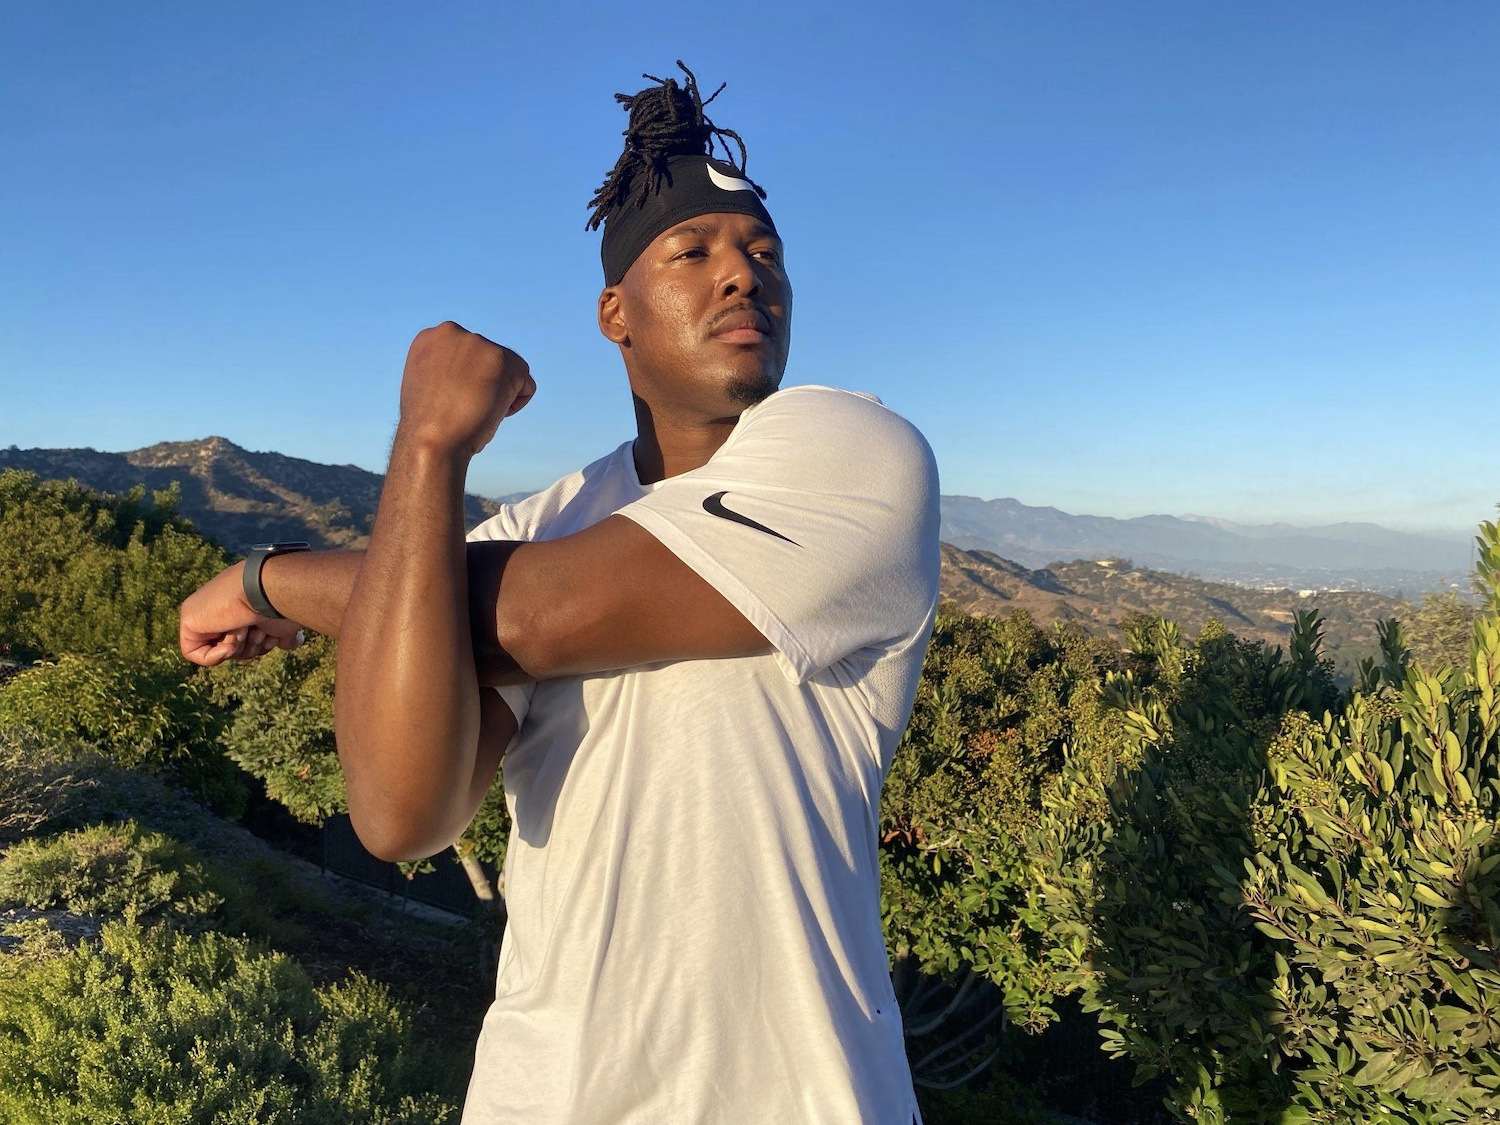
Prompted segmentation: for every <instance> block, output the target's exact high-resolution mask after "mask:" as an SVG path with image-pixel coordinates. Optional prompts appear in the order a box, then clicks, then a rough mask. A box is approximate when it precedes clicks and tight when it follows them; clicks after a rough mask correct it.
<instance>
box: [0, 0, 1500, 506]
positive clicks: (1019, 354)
mask: <svg viewBox="0 0 1500 1125" xmlns="http://www.w3.org/2000/svg"><path fill="white" fill-rule="evenodd" d="M851 13H852V9H836V8H835V7H834V6H832V5H827V6H820V5H807V4H785V3H769V4H765V5H761V6H759V7H758V8H757V10H756V14H755V17H754V19H753V21H751V22H749V23H746V22H745V19H744V15H743V12H742V11H740V10H730V9H723V10H713V11H707V12H706V11H705V10H703V9H702V8H701V7H700V6H699V5H696V4H688V3H681V2H675V0H674V2H669V3H663V4H653V5H649V6H639V5H582V4H567V3H564V4H553V5H545V6H542V5H531V6H498V5H485V4H477V3H469V4H453V5H445V6H443V7H442V8H441V9H439V10H433V9H419V8H416V7H412V6H409V5H395V4H389V3H377V4H370V5H358V6H356V5H352V4H332V5H316V6H305V5H291V4H285V3H272V4H267V5H261V6H257V7H255V8H253V9H214V8H208V9H205V8H201V7H196V6H195V7H189V6H187V5H181V4H159V5H152V6H150V7H148V8H145V9H140V8H133V9H122V8H118V7H115V6H108V5H104V4H97V3H94V4H84V5H71V6H66V7H62V8H58V7H47V6H31V7H23V8H20V9H17V10H15V11H13V12H12V13H10V14H9V18H8V21H7V23H8V28H7V32H6V34H5V36H4V37H3V40H0V162H3V167H4V168H5V174H4V175H3V177H0V216H3V220H0V221H3V222H4V232H3V233H4V247H5V249H4V252H3V255H0V446H5V445H18V446H21V447H30V446H37V447H51V448H56V447H62V446H92V447H94V448H97V449H107V450H128V449H135V448H139V447H141V446H145V445H149V444H152V443H154V442H159V441H163V440H181V439H189V438H201V437H204V436H206V435H208V434H211V433H218V434H224V435H225V436H227V437H229V438H230V439H231V440H233V441H234V442H236V443H238V444H239V445H242V446H244V447H247V448H250V449H262V450H277V451H280V452H283V453H286V454H289V455H293V456H298V457H305V458H308V459H312V460H316V461H319V462H324V463H346V462H347V463H352V464H356V465H359V466H361V467H364V468H368V469H372V470H375V471H380V470H381V469H383V467H384V457H385V451H386V445H387V443H388V441H389V437H390V434H391V430H392V427H393V425H394V421H395V417H396V391H397V387H398V384H399V379H400V373H401V365H402V359H403V356H404V354H405V350H406V347H407V344H408V343H409V341H410V338H411V336H412V335H413V334H414V333H415V332H416V331H417V330H419V329H420V328H422V327H424V326H425V325H428V324H431V323H434V322H436V321H439V320H442V319H445V318H451V319H455V320H458V321H459V322H461V323H463V324H464V325H465V326H467V327H469V328H472V329H474V330H475V331H479V332H483V333H484V334H486V335H488V336H491V337H492V338H494V339H496V340H499V341H501V342H503V343H505V344H507V345H509V346H511V347H513V348H515V349H516V350H517V351H519V352H520V353H521V354H522V355H524V356H525V357H526V358H527V359H528V360H529V361H530V363H531V365H532V368H533V371H534V372H535V374H536V377H537V380H538V384H539V392H538V395H537V398H536V400H535V401H534V402H533V403H532V404H531V406H529V407H528V408H527V409H526V410H525V411H524V412H523V413H522V414H521V415H518V416H517V417H516V418H515V419H513V420H511V421H508V422H506V423H505V425H504V426H502V428H501V431H500V435H499V437H498V438H497V439H496V441H495V442H494V443H493V444H492V446H491V448H490V449H489V450H487V451H486V452H485V453H484V454H483V455H482V456H481V457H480V458H479V460H477V461H476V462H475V465H474V468H473V472H472V474H471V478H470V485H471V488H472V489H473V490H474V491H476V492H480V493H483V494H487V495H500V494H505V493H511V492H516V491H520V490H524V489H531V488H536V487H540V486H542V485H545V484H546V483H548V482H549V481H550V480H552V479H553V478H555V477H557V476H559V475H562V474H563V473H566V472H568V471H570V470H572V469H575V468H577V467H579V466H580V465H581V464H583V463H586V462H587V461H590V460H592V459H594V458H595V457H597V456H599V455H601V454H603V453H604V452H606V451H607V450H609V449H610V448H612V447H613V446H615V445H617V444H618V443H619V442H620V441H623V440H626V439H627V438H629V437H630V436H631V432H632V425H633V423H632V418H631V414H630V403H629V399H628V395H627V393H626V389H625V386H624V379H623V374H622V371H621V367H620V363H619V359H618V357H617V356H616V355H615V354H614V352H613V349H612V346H611V345H609V344H607V343H606V342H605V341H604V340H603V339H602V338H601V337H600V336H599V334H598V332H597V329H596V328H595V326H594V302H595V298H596V296H597V292H598V289H599V286H600V284H601V281H600V276H599V265H598V236H597V235H596V234H592V233H587V232H585V231H584V229H583V223H584V219H585V217H586V213H587V212H586V209H585V203H586V202H587V200H588V198H589V196H590V195H591V194H592V192H593V190H594V188H595V187H596V186H597V185H598V184H599V182H600V180H601V179H602V178H603V176H604V174H605V172H606V171H607V170H608V167H609V165H610V163H611V162H612V160H613V156H614V153H615V152H616V151H617V146H618V138H619V132H620V130H621V129H622V128H623V126H624V114H623V113H621V112H620V111H619V110H618V108H616V107H615V106H614V105H613V104H612V102H611V100H610V95H611V94H613V93H614V92H615V91H617V90H634V89H636V88H638V86H639V85H640V82H639V79H640V74H641V72H642V71H648V72H650V73H651V74H655V75H665V74H667V73H669V72H671V71H673V70H674V63H673V60H675V59H677V58H681V59H683V60H684V61H686V62H687V63H688V65H689V66H691V67H692V68H693V69H694V70H695V71H696V72H697V74H698V75H699V77H700V79H701V81H702V83H703V85H704V88H705V92H707V91H711V90H712V89H714V88H715V87H717V86H718V85H719V83H720V82H727V83H728V84H729V85H728V88H727V90H725V92H724V93H723V94H722V95H721V96H720V98H719V99H718V101H716V102H715V103H714V105H713V106H712V107H711V109H710V114H711V115H712V116H713V117H714V119H715V120H716V121H717V122H718V123H719V124H721V125H723V126H726V127H729V128H732V129H734V130H736V131H738V132H739V133H740V134H741V135H742V136H743V137H744V138H745V141H746V144H747V146H748V149H749V165H748V167H749V173H750V174H751V176H752V177H753V178H755V179H756V180H758V181H759V182H761V183H762V184H764V185H765V187H766V188H767V189H768V191H769V193H770V195H769V199H768V201H767V202H768V206H769V207H770V208H771V212H772V214H773V215H774V216H775V219H776V222H777V224H778V226H779V228H780V230H781V232H782V234H783V236H784V237H785V240H786V243H787V260H788V268H789V271H790V273H791V276H792V279H793V282H794V285H795V286H796V294H797V311H796V315H795V319H794V343H793V348H792V361H791V365H790V367H789V370H788V382H789V383H828V384H833V385H836V386H843V387H849V388H851V389H859V390H868V391H872V392H874V393H875V394H878V395H880V396H881V397H882V398H883V399H884V400H885V401H886V402H887V403H888V404H890V405H891V406H892V407H893V408H895V409H896V410H898V411H900V412H901V413H903V414H905V415H906V416H908V417H909V418H911V419H912V420H913V421H914V422H916V423H917V425H918V426H920V427H921V428H922V430H923V431H924V432H925V433H926V435H927V437H928V438H929V440H930V441H931V443H932V445H933V447H934V449H935V450H936V452H937V456H938V461H939V465H940V468H941V471H942V474H943V480H942V488H943V491H944V492H945V493H948V494H965V495H972V496H978V497H983V498H992V497H1007V496H1013V497H1016V498H1018V499H1020V500H1021V501H1023V502H1025V503H1027V504H1031V505H1052V506H1056V507H1058V508H1061V509H1064V510H1065V511H1069V512H1074V513H1090V514H1095V515H1105V516H1117V517H1130V516H1138V515H1143V514H1147V513H1153V512H1169V513H1175V514H1185V513H1200V514H1203V515H1208V516H1214V517H1220V518H1225V519H1232V520H1237V521H1240V522H1248V523H1255V522H1271V521H1275V520H1288V521H1292V522H1297V523H1326V522H1335V521H1341V520H1367V521H1372V522H1377V523H1381V524H1384V525H1387V526H1391V527H1398V528H1406V529H1426V530H1444V531H1449V532H1452V531H1461V530H1464V529H1472V527H1473V525H1474V524H1475V523H1476V522H1477V521H1478V520H1480V519H1483V518H1487V517H1492V516H1493V514H1494V505H1495V503H1496V501H1500V443H1497V442H1496V441H1495V440H1494V436H1493V432H1494V408H1493V387H1494V383H1495V375H1496V373H1497V370H1500V315H1497V313H1500V214H1497V208H1496V205H1495V200H1496V199H1497V198H1500V145H1497V143H1496V142H1497V141H1500V116H1497V114H1496V112H1495V109H1496V106H1497V104H1500V76H1497V72H1496V69H1495V67H1494V65H1493V60H1494V58H1495V57H1497V54H1500V9H1497V8H1496V7H1495V6H1494V5H1492V4H1488V3H1479V2H1459V3H1453V4H1447V5H1443V6H1441V7H1440V8H1437V7H1431V6H1419V5H1411V4H1395V3H1374V4H1354V3H1325V4H1319V5H1316V6H1306V5H1296V4H1291V3H1273V4H1265V5H1256V6H1254V7H1253V8H1251V7H1239V8H1230V7H1206V6H1201V5H1190V4H1184V3H1142V4H1131V5H1118V4H1106V3H1102V2H1086V3H1084V2H1078V3H1057V4H1047V5H1035V4H1026V5H1023V4H1015V3H1002V4H993V5H983V6H981V5H968V4H940V5H935V6H927V7H924V8H921V9H913V8H911V7H910V6H906V5H899V6H898V5H893V4H884V3H878V4H872V5H865V6H862V7H861V8H860V9H859V10H858V16H857V17H855V16H854V15H853V14H851Z"/></svg>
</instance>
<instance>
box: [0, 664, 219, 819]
mask: <svg viewBox="0 0 1500 1125" xmlns="http://www.w3.org/2000/svg"><path fill="white" fill-rule="evenodd" d="M208 684H209V680H208V677H206V676H203V675H200V674H198V673H196V672H195V671H194V670H193V669H192V666H191V665H189V664H187V663H185V662H184V661H183V660H182V659H181V657H179V656H178V655H177V654H176V652H175V651H171V650H163V651H160V652H156V653H153V654H151V655H149V656H146V657H142V658H136V657H123V656H118V655H115V654H98V655H75V654H64V655H63V656H61V657H59V658H57V659H56V660H55V661H52V662H46V663H41V664H37V665H36V666H34V667H32V668H28V669H26V670H25V671H24V672H22V673H21V674H20V675H18V676H16V677H15V678H14V679H12V680H11V681H10V682H9V683H7V684H6V685H5V686H4V687H0V729H4V728H13V729H15V730H18V731H21V732H26V733H28V734H29V736H30V737H31V738H32V739H34V740H36V741H39V742H41V743H42V744H44V745H50V746H71V747H78V748H87V749H92V750H95V751H97V752H98V753H100V754H103V755H104V756H106V757H108V758H110V759H111V760H113V761H115V762H118V763H119V764H120V765H122V766H126V767H129V768H146V769H153V770H159V771H164V772H167V773H168V774H170V775H171V776H172V777H174V778H175V779H176V780H177V781H179V782H180V783H181V784H183V785H184V786H185V787H186V788H188V789H190V790H191V791H192V792H194V793H196V794H197V795H198V796H200V797H201V798H203V799H204V800H206V801H207V802H208V803H209V804H210V805H212V806H213V807H214V808H216V809H217V810H218V811H220V812H222V813H225V814H227V815H237V814H238V813H239V812H240V811H242V810H243V808H244V802H245V788H244V783H243V781H242V780H241V778H240V776H239V774H238V771H237V770H236V769H235V768H234V766H233V765H232V764H231V763H230V762H229V761H228V760H226V759H225V757H224V755H223V754H222V753H221V751H220V750H219V746H218V738H219V732H220V730H221V729H222V724H223V720H222V717H221V712H220V710H219V708H218V707H216V706H215V705H214V702H213V699H212V697H211V694H210V691H209V688H208Z"/></svg>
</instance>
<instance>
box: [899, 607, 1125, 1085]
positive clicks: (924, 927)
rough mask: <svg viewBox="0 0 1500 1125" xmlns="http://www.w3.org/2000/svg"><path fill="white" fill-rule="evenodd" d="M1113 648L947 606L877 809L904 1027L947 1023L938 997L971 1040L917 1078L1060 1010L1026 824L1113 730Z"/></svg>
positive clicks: (933, 1029) (950, 1067) (925, 1030)
mask: <svg viewBox="0 0 1500 1125" xmlns="http://www.w3.org/2000/svg"><path fill="white" fill-rule="evenodd" d="M1113 659H1114V657H1113V654H1111V653H1110V652H1109V651H1108V650H1107V649H1105V648H1103V647H1102V646H1101V645H1100V644H1099V642H1097V641H1094V640H1092V639H1090V638H1089V637H1087V636H1086V635H1084V634H1083V633H1082V632H1081V631H1079V630H1077V629H1076V628H1072V627H1058V628H1055V629H1052V630H1050V631H1044V630H1041V629H1038V628H1037V627H1036V626H1035V625H1034V624H1032V622H1031V619H1030V618H1029V617H1028V616H1027V615H1026V614H1024V613H1016V614H1014V615H1012V616H1011V617H1010V618H1008V619H1005V620H996V619H992V618H973V617H967V616H964V615H961V614H958V613H956V612H953V611H952V610H945V611H944V612H942V613H940V614H939V617H938V621H937V625H936V629H935V631H934V634H933V639H932V643H931V645H930V646H929V648H928V653H927V660H926V665H925V667H924V671H923V676H922V680H921V683H920V685H919V687H918V689H917V698H916V705H915V708H914V710H913V714H912V719H911V723H910V725H909V726H908V728H907V732H906V735H905V737H904V738H903V740H902V742H901V745H900V747H899V748H898V749H897V752H896V756H895V759H894V761H893V763H892V766H891V770H890V773H889V775H888V777H887V780H886V786H885V794H884V800H883V804H882V810H881V824H882V834H883V847H882V849H881V880H882V902H881V909H882V914H883V917H884V923H885V928H886V937H887V942H888V944H889V946H890V948H891V949H892V950H893V951H894V961H895V977H896V982H897V990H898V996H900V997H901V998H902V1000H903V1015H904V1016H905V1019H906V1026H907V1030H908V1034H910V1035H912V1036H914V1037H917V1038H921V1037H922V1036H925V1035H928V1034H933V1033H937V1032H938V1031H939V1030H940V1028H941V1026H942V1023H943V1020H942V1019H941V1018H932V1017H931V1016H930V1014H929V1013H928V1012H924V1010H923V1009H924V1007H927V1008H930V1009H931V1012H932V1013H935V1014H936V1016H938V1017H940V1016H943V1015H945V1014H946V1015H947V1016H952V1017H957V1018H956V1019H954V1020H952V1021H950V1023H952V1024H953V1025H954V1026H956V1027H957V1028H958V1029H959V1030H960V1031H961V1033H962V1036H967V1038H962V1037H960V1038H959V1039H956V1040H953V1045H954V1050H953V1052H951V1053H950V1054H949V1055H947V1056H940V1055H939V1056H932V1055H931V1053H930V1052H926V1051H924V1052H922V1053H921V1055H919V1059H920V1058H929V1057H930V1058H931V1063H932V1072H930V1073H919V1075H918V1080H919V1082H933V1083H937V1082H948V1081H952V1080H953V1078H955V1077H961V1076H962V1074H963V1073H964V1070H966V1069H970V1068H971V1067H973V1066H974V1063H975V1059H976V1058H978V1059H979V1064H978V1069H980V1070H982V1069H983V1057H982V1055H983V1052H981V1051H979V1050H978V1049H977V1048H978V1044H977V1042H976V1040H975V1035H977V1030H978V1029H980V1028H995V1027H997V1026H998V1025H997V1023H996V1021H997V1020H1001V1021H1003V1020H1004V1019H1005V1018H1007V1015H1008V1018H1009V1019H1011V1020H1015V1021H1017V1022H1019V1023H1021V1024H1022V1025H1024V1026H1026V1027H1029V1028H1031V1029H1037V1028H1040V1027H1041V1026H1044V1025H1045V1024H1046V1023H1047V1022H1049V1021H1050V1020H1051V1018H1052V1013H1051V1010H1050V1009H1049V1008H1048V1006H1047V1001H1048V999H1049V997H1048V993H1047V987H1046V981H1045V979H1044V977H1043V975H1042V974H1041V973H1040V969H1041V968H1042V964H1041V957H1042V952H1043V950H1042V947H1041V944H1040V942H1039V941H1038V935H1037V933H1036V929H1035V927H1034V926H1032V925H1030V924H1029V922H1028V920H1027V917H1026V910H1025V907H1026V903H1027V892H1026V886H1027V883H1026V879H1027V876H1026V871H1027V847H1028V832H1029V830H1030V829H1031V828H1032V826H1033V825H1034V824H1035V823H1036V821H1037V818H1038V816H1039V814H1040V810H1041V795H1042V793H1044V792H1045V791H1046V790H1047V789H1048V787H1049V786H1050V785H1051V784H1052V780H1053V778H1054V776H1055V774H1056V772H1057V770H1058V769H1059V768H1060V767H1061V765H1062V762H1063V760H1064V751H1065V748H1072V749H1073V753H1074V755H1075V757H1076V758H1077V759H1078V760H1080V761H1091V760H1093V758H1094V757H1095V756H1097V755H1107V754H1108V750H1109V747H1110V746H1111V745H1112V744H1113V742H1115V741H1117V740H1118V737H1119V733H1120V731H1121V729H1122V728H1121V727H1120V724H1119V721H1118V718H1117V716H1114V715H1113V714H1112V713H1110V712H1109V711H1108V709H1107V708H1106V707H1105V706H1104V703H1103V700H1102V698H1101V696H1100V693H1099V691H1098V686H1099V683H1100V682H1101V680H1102V677H1103V673H1104V671H1105V670H1106V669H1107V668H1108V667H1109V666H1110V665H1111V663H1112V662H1113ZM938 981H947V982H948V983H949V985H950V986H951V988H952V989H956V992H952V991H951V990H949V991H945V990H942V989H939V988H937V987H936V982H938ZM981 982H983V987H979V985H980V983H981ZM991 997H993V999H991ZM929 999H930V1000H931V1001H932V1002H931V1003H930V1004H927V1003H924V1002H925V1001H928V1000H929ZM965 1005H968V1009H969V1010H968V1012H967V1013H965V1012H963V1011H961V1010H960V1009H962V1008H963V1007H964V1006H965ZM966 1025H967V1026H966ZM960 1047H961V1048H962V1050H959V1048H960ZM960 1059H962V1060H964V1061H963V1066H962V1068H960V1067H959V1062H958V1060H960ZM918 1069H919V1072H920V1071H923V1070H926V1069H927V1068H926V1067H922V1068H918Z"/></svg>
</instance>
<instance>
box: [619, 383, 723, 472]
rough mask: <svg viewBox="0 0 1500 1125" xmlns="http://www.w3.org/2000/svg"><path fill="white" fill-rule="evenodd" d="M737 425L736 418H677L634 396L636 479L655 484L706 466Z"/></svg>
mask: <svg viewBox="0 0 1500 1125" xmlns="http://www.w3.org/2000/svg"><path fill="white" fill-rule="evenodd" d="M738 422H739V418H738V417H731V418H708V419H706V418H680V417H676V416H674V415H673V414H672V413H670V412H668V411H663V410H653V409H652V408H651V406H650V405H649V404H648V403H647V402H646V401H645V400H644V399H642V398H640V397H639V396H635V423H636V439H635V447H634V449H635V471H636V476H637V478H638V479H639V480H640V482H641V483H642V484H655V483H656V482H657V481H660V480H666V479H667V478H668V477H675V476H677V475H678V474H679V473H686V472H690V471H691V470H693V469H696V468H699V467H700V466H702V465H706V464H708V459H709V458H710V457H712V456H713V455H714V454H715V453H717V452H718V451H719V447H720V446H721V445H723V444H724V443H725V442H726V441H728V440H729V435H730V434H732V433H733V432H734V427H735V425H736V424H737V423H738Z"/></svg>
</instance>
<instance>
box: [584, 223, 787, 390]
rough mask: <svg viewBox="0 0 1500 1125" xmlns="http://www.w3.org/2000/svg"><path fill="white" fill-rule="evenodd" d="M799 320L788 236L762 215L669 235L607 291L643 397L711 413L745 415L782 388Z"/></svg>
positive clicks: (609, 316) (604, 305) (612, 331)
mask: <svg viewBox="0 0 1500 1125" xmlns="http://www.w3.org/2000/svg"><path fill="white" fill-rule="evenodd" d="M791 317H792V287H791V284H790V283H789V282H788V281H787V276H786V269H785V267H784V265H783V263H782V249H781V240H780V239H779V238H777V237H776V234H775V232H773V231H772V230H771V228H770V227H768V226H766V225H765V224H764V223H763V222H761V221H760V220H759V219H757V218H755V217H754V216H753V215H739V214H711V215H696V216H694V217H693V218H691V219H687V220H685V221H684V222H681V223H679V224H678V225H677V226H675V227H671V228H669V229H668V230H665V231H663V232H662V233H661V234H659V235H657V237H656V238H655V239H654V240H653V241H652V242H651V244H650V245H649V246H647V247H646V249H645V250H644V251H642V252H641V256H640V257H639V258H637V259H636V260H635V262H634V263H632V264H631V267H630V269H629V270H628V271H626V274H625V277H624V279H623V280H622V281H621V282H620V283H619V284H618V285H614V286H610V287H609V288H607V289H605V290H604V292H603V293H601V294H600V296H599V327H600V330H601V331H602V332H603V333H604V334H605V336H607V337H609V339H611V340H613V341H614V342H615V343H617V344H619V345H620V350H621V352H622V353H623V355H624V357H625V367H626V370H627V371H628V372H629V374H630V382H631V389H632V390H633V391H634V392H635V394H636V395H637V396H639V397H640V398H643V399H645V400H646V402H647V403H649V404H650V405H651V406H652V407H653V408H656V409H668V410H674V411H682V412H687V413H691V414H695V415H699V416H702V417H706V418H721V417H737V416H738V415H739V413H740V412H741V411H742V410H744V408H745V407H747V406H749V405H751V404H752V403H756V402H759V401H760V400H761V399H763V398H765V397H766V396H767V395H769V394H770V393H771V392H773V391H774V390H776V388H777V387H779V386H780V385H781V376H782V373H783V372H784V371H785V370H786V358H787V349H788V348H789V347H790V344H791Z"/></svg>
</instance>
